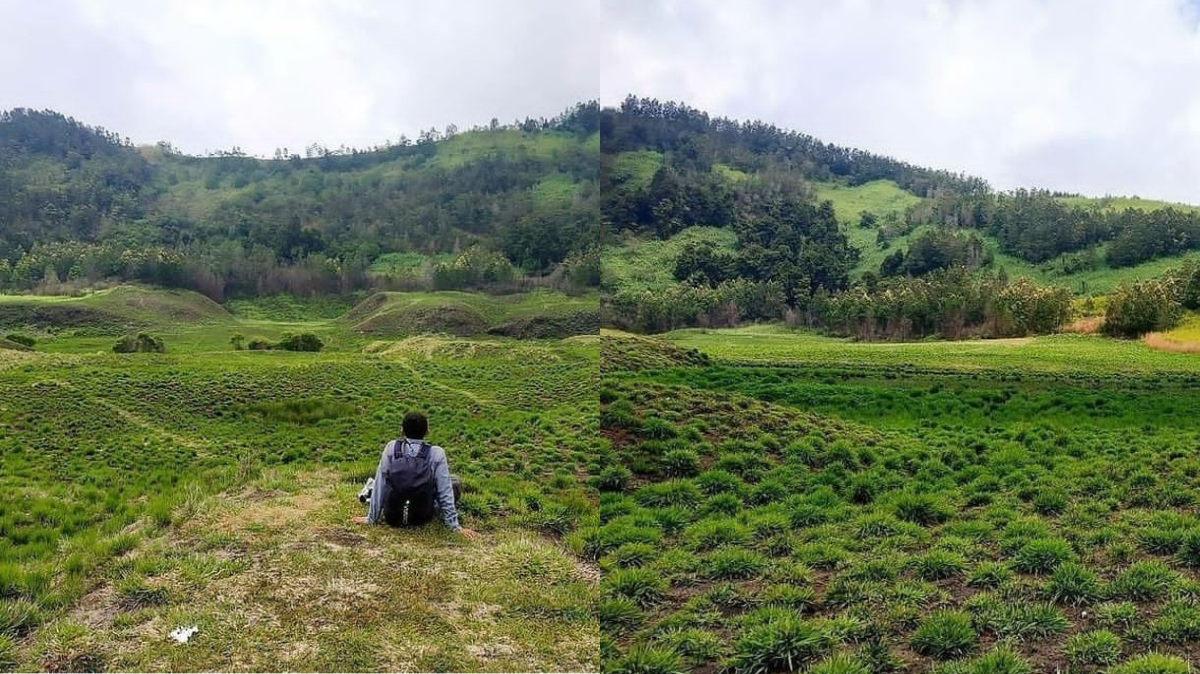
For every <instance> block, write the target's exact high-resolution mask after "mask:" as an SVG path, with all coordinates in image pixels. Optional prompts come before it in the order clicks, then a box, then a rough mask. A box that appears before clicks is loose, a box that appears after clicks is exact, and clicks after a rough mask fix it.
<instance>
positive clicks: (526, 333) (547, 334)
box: [488, 309, 600, 339]
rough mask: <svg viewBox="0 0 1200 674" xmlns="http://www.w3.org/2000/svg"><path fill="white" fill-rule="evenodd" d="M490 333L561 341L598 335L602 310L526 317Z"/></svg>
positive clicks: (498, 327) (492, 329) (505, 324)
mask: <svg viewBox="0 0 1200 674" xmlns="http://www.w3.org/2000/svg"><path fill="white" fill-rule="evenodd" d="M488 332H489V333H491V334H494V335H503V336H505V337H516V338H518V339H561V338H563V337H573V336H575V335H590V334H596V333H598V332H600V310H599V309H596V310H584V311H573V312H570V313H565V314H558V315H540V314H539V315H535V316H526V317H524V318H518V319H517V320H515V321H509V322H508V323H504V324H502V325H498V326H496V327H494V328H491V329H490V330H488Z"/></svg>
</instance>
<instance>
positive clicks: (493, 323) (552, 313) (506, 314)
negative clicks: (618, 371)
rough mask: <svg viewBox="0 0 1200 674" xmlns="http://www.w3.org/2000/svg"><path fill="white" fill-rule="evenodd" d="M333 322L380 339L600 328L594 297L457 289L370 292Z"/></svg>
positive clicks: (539, 334)
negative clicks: (415, 291)
mask: <svg viewBox="0 0 1200 674" xmlns="http://www.w3.org/2000/svg"><path fill="white" fill-rule="evenodd" d="M339 322H341V323H342V324H345V325H347V326H349V327H350V328H351V329H352V330H353V331H354V332H357V333H360V334H365V335H376V336H384V337H396V336H409V335H420V334H439V333H440V334H450V335H456V336H460V337H467V336H473V335H485V334H493V335H503V336H508V337H522V338H561V337H569V336H572V335H584V334H595V333H596V332H598V331H599V330H600V306H599V302H598V301H597V300H596V299H595V298H594V297H569V296H566V295H562V294H561V293H555V292H532V293H522V294H516V295H504V296H487V295H480V294H473V293H462V292H439V293H376V294H374V295H372V296H370V297H368V298H367V299H365V300H363V301H362V302H360V303H359V304H358V305H356V306H355V307H354V308H353V309H351V310H350V311H348V312H346V314H344V315H343V316H342V317H341V318H340V319H339Z"/></svg>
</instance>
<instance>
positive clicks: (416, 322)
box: [354, 304, 488, 337]
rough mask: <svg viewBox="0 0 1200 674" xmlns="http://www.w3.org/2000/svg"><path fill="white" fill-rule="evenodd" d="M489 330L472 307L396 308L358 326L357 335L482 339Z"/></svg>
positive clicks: (480, 315)
mask: <svg viewBox="0 0 1200 674" xmlns="http://www.w3.org/2000/svg"><path fill="white" fill-rule="evenodd" d="M487 329H488V320H487V318H485V317H484V316H483V314H481V313H479V312H478V311H475V310H473V309H471V308H469V307H464V306H455V305H453V304H447V305H441V306H411V305H410V306H402V307H392V308H388V309H385V310H382V311H379V312H377V313H375V314H374V315H372V316H370V317H369V318H366V319H364V320H362V321H361V322H359V323H357V324H355V326H354V330H355V332H361V333H363V334H366V335H421V334H429V333H438V334H449V335H455V336H458V337H469V336H471V335H478V334H480V333H482V332H484V331H486V330H487Z"/></svg>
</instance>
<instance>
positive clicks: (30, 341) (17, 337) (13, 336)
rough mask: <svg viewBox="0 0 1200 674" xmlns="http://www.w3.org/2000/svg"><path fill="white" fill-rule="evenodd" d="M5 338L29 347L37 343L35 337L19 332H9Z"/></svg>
mask: <svg viewBox="0 0 1200 674" xmlns="http://www.w3.org/2000/svg"><path fill="white" fill-rule="evenodd" d="M5 338H6V339H7V340H8V341H10V342H15V343H17V344H20V345H21V346H24V347H26V348H29V349H32V348H33V347H34V346H35V345H36V344H37V340H36V339H34V338H33V337H30V336H29V335H22V334H21V333H19V332H10V333H9V334H8V335H6V337H5Z"/></svg>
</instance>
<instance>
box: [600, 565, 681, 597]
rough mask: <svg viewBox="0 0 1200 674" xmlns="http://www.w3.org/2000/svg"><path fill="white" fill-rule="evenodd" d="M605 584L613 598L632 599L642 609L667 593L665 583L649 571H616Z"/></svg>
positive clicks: (636, 569)
mask: <svg viewBox="0 0 1200 674" xmlns="http://www.w3.org/2000/svg"><path fill="white" fill-rule="evenodd" d="M606 582H607V584H608V587H609V590H610V591H611V592H612V593H613V594H614V596H617V597H625V598H626V599H632V600H633V601H634V602H636V603H637V604H638V605H639V606H643V607H645V606H650V605H652V604H655V603H657V602H658V601H659V600H661V599H662V597H663V595H664V594H666V591H667V583H666V581H664V580H663V579H662V577H661V576H659V575H658V574H657V573H655V572H654V571H653V570H651V569H639V568H633V569H618V570H616V571H613V572H612V573H611V574H609V576H608V579H607V581H606Z"/></svg>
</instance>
